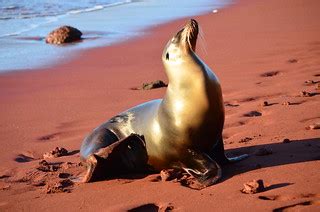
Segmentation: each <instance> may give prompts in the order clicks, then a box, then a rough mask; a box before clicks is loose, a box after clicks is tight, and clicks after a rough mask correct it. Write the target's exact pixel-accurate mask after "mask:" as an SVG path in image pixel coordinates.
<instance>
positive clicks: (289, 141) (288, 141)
mask: <svg viewBox="0 0 320 212" xmlns="http://www.w3.org/2000/svg"><path fill="white" fill-rule="evenodd" d="M282 143H291V140H290V139H288V138H285V139H283V141H282Z"/></svg>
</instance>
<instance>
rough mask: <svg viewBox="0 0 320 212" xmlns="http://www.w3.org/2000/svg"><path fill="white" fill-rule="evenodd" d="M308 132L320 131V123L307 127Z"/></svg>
mask: <svg viewBox="0 0 320 212" xmlns="http://www.w3.org/2000/svg"><path fill="white" fill-rule="evenodd" d="M306 129H307V130H318V129H320V123H315V124H310V125H309V126H307V127H306Z"/></svg>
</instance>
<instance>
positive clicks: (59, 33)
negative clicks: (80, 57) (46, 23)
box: [46, 26, 82, 44]
mask: <svg viewBox="0 0 320 212" xmlns="http://www.w3.org/2000/svg"><path fill="white" fill-rule="evenodd" d="M81 36H82V33H81V32H80V31H79V30H78V29H76V28H74V27H71V26H62V27H59V28H57V29H55V30H53V31H52V32H50V33H49V34H48V35H47V37H46V43H50V44H64V43H71V42H75V41H79V40H81Z"/></svg>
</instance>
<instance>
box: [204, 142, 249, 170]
mask: <svg viewBox="0 0 320 212" xmlns="http://www.w3.org/2000/svg"><path fill="white" fill-rule="evenodd" d="M208 155H209V156H210V157H211V158H212V159H213V160H215V161H216V162H217V163H218V164H219V165H226V164H229V163H235V162H238V161H241V160H243V159H245V158H247V157H249V155H248V154H243V155H239V156H236V157H230V158H229V157H227V156H226V155H225V152H224V146H223V139H222V137H221V138H220V139H219V141H218V143H217V145H216V146H215V147H214V148H213V149H212V150H211V151H210V152H208Z"/></svg>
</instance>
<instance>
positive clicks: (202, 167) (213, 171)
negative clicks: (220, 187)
mask: <svg viewBox="0 0 320 212" xmlns="http://www.w3.org/2000/svg"><path fill="white" fill-rule="evenodd" d="M186 154H187V155H186V157H185V159H184V161H181V163H182V169H183V170H185V171H186V172H187V173H188V174H190V175H191V176H192V177H194V178H195V179H196V182H190V181H189V180H187V181H186V182H185V183H183V182H182V184H183V185H185V186H188V187H190V188H193V189H197V190H200V189H203V188H205V187H208V186H210V185H212V184H214V183H216V182H217V181H218V180H219V179H220V177H221V168H220V166H219V165H218V163H216V162H215V161H214V160H212V159H211V158H210V157H209V156H208V155H206V154H205V153H201V152H198V151H195V150H191V149H188V150H187V152H186Z"/></svg>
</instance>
